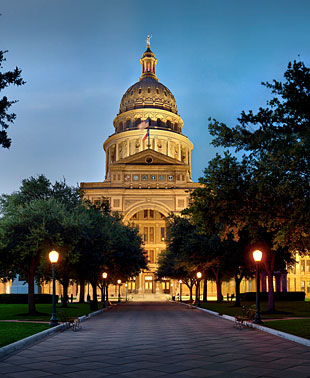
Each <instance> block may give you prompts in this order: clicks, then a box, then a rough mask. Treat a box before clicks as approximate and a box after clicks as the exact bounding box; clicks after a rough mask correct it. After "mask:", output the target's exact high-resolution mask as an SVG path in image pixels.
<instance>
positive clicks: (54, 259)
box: [48, 251, 59, 264]
mask: <svg viewBox="0 0 310 378" xmlns="http://www.w3.org/2000/svg"><path fill="white" fill-rule="evenodd" d="M58 257H59V253H58V252H57V251H51V252H50V253H49V254H48V258H49V259H50V262H51V263H52V264H56V263H57V261H58Z"/></svg>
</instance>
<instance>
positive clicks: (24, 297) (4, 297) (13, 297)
mask: <svg viewBox="0 0 310 378" xmlns="http://www.w3.org/2000/svg"><path fill="white" fill-rule="evenodd" d="M52 298H53V295H52V294H35V295H34V302H35V303H36V304H41V303H47V304H51V303H52ZM57 302H58V295H56V303H57ZM0 303H6V304H27V303H28V294H0Z"/></svg>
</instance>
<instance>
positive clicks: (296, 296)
mask: <svg viewBox="0 0 310 378" xmlns="http://www.w3.org/2000/svg"><path fill="white" fill-rule="evenodd" d="M305 296H306V294H305V292H304V291H286V292H285V291H279V292H275V293H274V298H275V300H276V301H304V300H305ZM240 299H241V300H242V301H255V299H256V292H247V293H241V294H240ZM259 299H260V300H261V301H268V292H261V293H259Z"/></svg>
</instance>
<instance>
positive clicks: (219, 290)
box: [211, 268, 223, 302]
mask: <svg viewBox="0 0 310 378" xmlns="http://www.w3.org/2000/svg"><path fill="white" fill-rule="evenodd" d="M211 269H212V268H211ZM212 272H213V274H214V277H215V282H216V298H217V299H216V300H217V302H222V300H223V296H222V281H221V280H220V278H219V271H218V269H212Z"/></svg>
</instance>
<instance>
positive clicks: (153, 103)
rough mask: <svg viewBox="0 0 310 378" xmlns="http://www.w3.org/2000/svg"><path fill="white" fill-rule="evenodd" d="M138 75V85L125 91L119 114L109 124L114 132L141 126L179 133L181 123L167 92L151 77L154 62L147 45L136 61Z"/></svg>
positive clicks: (154, 77) (154, 59) (153, 71)
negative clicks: (143, 124) (145, 123)
mask: <svg viewBox="0 0 310 378" xmlns="http://www.w3.org/2000/svg"><path fill="white" fill-rule="evenodd" d="M140 64H141V65H142V73H141V76H140V78H139V81H138V82H137V83H135V84H133V85H132V86H131V87H129V88H128V89H127V91H126V92H125V94H124V95H123V97H122V100H121V103H120V108H119V112H118V114H117V116H116V118H115V119H114V121H113V124H114V127H115V132H116V133H119V132H123V131H127V130H130V129H138V128H140V127H141V124H142V123H143V122H147V124H148V127H149V128H159V129H166V130H169V131H173V132H177V133H181V132H182V127H183V121H182V119H181V117H180V116H179V113H178V109H177V104H176V101H175V98H174V96H173V94H172V93H171V91H170V90H169V89H168V88H167V87H166V86H165V85H163V84H161V83H160V82H159V81H158V79H157V76H156V73H155V66H156V64H157V59H156V58H155V55H154V53H153V52H152V51H151V48H150V46H149V45H147V49H146V51H145V52H144V54H143V55H142V58H141V59H140Z"/></svg>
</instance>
